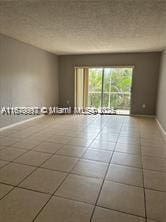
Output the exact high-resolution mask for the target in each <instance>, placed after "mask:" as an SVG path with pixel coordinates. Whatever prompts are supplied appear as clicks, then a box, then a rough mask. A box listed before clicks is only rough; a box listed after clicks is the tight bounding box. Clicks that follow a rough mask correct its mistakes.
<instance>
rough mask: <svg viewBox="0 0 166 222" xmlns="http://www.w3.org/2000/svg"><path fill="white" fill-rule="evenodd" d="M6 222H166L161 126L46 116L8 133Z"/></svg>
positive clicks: (4, 147) (2, 188) (0, 204)
mask: <svg viewBox="0 0 166 222" xmlns="http://www.w3.org/2000/svg"><path fill="white" fill-rule="evenodd" d="M0 221H2V222H32V221H34V222H165V221H166V144H165V142H164V139H163V137H162V135H161V132H160V130H159V128H158V126H157V124H156V122H155V120H154V119H152V118H141V117H137V118H136V117H127V116H72V115H69V116H54V117H53V116H45V117H43V118H40V119H36V120H33V121H30V122H27V123H25V124H22V125H18V126H16V127H14V128H10V129H8V130H5V131H0Z"/></svg>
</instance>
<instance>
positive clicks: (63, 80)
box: [59, 52, 161, 115]
mask: <svg viewBox="0 0 166 222" xmlns="http://www.w3.org/2000/svg"><path fill="white" fill-rule="evenodd" d="M160 56H161V53H159V52H152V53H121V54H94V55H71V56H60V57H59V71H60V75H59V95H60V104H61V105H66V101H67V100H69V101H70V105H71V106H73V104H74V67H75V66H127V65H134V66H135V68H134V74H133V95H132V106H131V113H132V114H144V115H154V114H155V111H156V96H157V83H158V73H159V64H160ZM142 104H146V108H145V109H144V108H142Z"/></svg>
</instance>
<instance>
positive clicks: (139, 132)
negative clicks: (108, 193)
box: [138, 122, 147, 221]
mask: <svg viewBox="0 0 166 222" xmlns="http://www.w3.org/2000/svg"><path fill="white" fill-rule="evenodd" d="M138 124H139V135H140V137H139V138H140V145H141V132H140V130H141V129H140V123H139V122H138ZM141 165H142V181H143V192H144V209H145V220H146V221H147V211H146V193H145V182H144V167H143V156H142V149H141Z"/></svg>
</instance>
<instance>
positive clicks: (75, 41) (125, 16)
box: [0, 0, 166, 55]
mask: <svg viewBox="0 0 166 222" xmlns="http://www.w3.org/2000/svg"><path fill="white" fill-rule="evenodd" d="M0 33H3V34H5V35H8V36H11V37H13V38H15V39H18V40H21V41H23V42H26V43H29V44H32V45H34V46H37V47H39V48H42V49H45V50H47V51H50V52H53V53H56V54H59V55H60V54H84V53H108V52H136V51H137V52H138V51H160V50H163V49H164V48H166V0H51V1H50V0H27V1H25V0H20V1H16V0H13V1H12V0H4V1H2V0H0Z"/></svg>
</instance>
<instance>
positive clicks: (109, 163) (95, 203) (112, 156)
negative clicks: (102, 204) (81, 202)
mask: <svg viewBox="0 0 166 222" xmlns="http://www.w3.org/2000/svg"><path fill="white" fill-rule="evenodd" d="M123 122H124V121H123ZM122 126H123V123H122V124H121V128H122ZM121 128H120V131H121ZM120 131H119V134H118V138H119V136H120ZM118 138H117V142H118ZM117 142H116V144H117ZM116 144H115V147H116ZM114 152H115V151H113V153H112V156H111V158H110V161H109V163H108V167H107V170H106V173H105V176H104V178H103V181H102V184H101V187H100V190H99V193H98V196H97V199H96V202H95V206H94V208H93V211H92V214H91V217H90V222H92V219H93V215H94V212H95V209H96V206H97V202H98V200H99V197H100V194H101V191H102V188H103V185H104V182H105V179H106V176H107V173H108V170H109V166H110V163H111V161H112V158H113V155H114Z"/></svg>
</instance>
